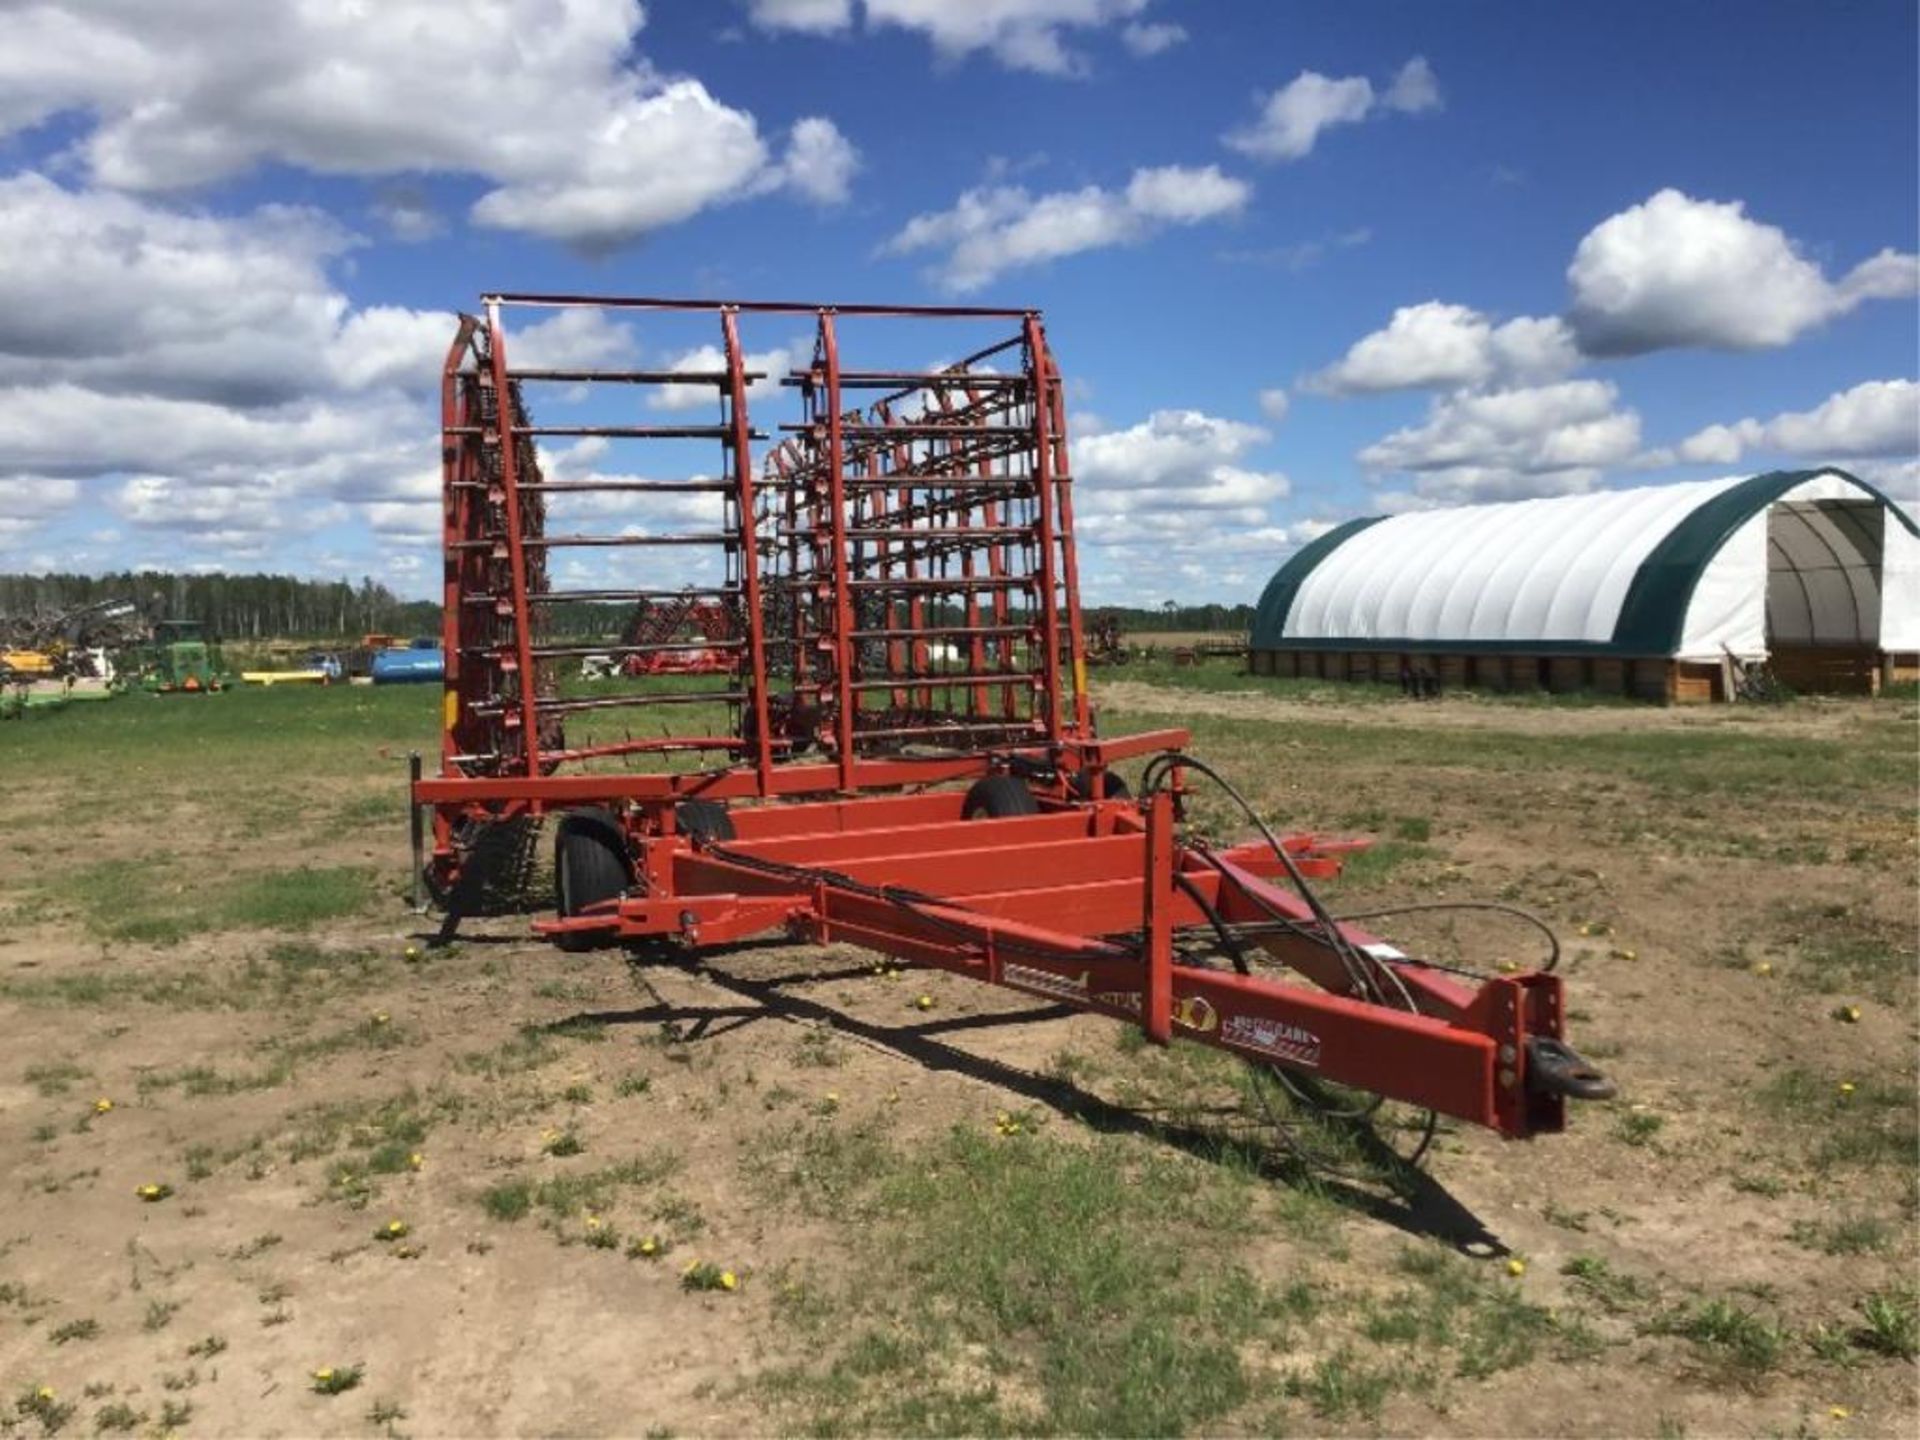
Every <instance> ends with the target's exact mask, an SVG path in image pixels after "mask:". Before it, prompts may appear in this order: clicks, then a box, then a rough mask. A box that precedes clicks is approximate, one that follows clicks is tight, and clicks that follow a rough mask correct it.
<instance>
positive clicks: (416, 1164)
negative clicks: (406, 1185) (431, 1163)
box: [407, 1150, 427, 1170]
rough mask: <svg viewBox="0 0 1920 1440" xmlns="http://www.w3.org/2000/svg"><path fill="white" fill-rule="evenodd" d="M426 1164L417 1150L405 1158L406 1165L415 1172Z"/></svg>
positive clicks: (424, 1157)
mask: <svg viewBox="0 0 1920 1440" xmlns="http://www.w3.org/2000/svg"><path fill="white" fill-rule="evenodd" d="M426 1163H427V1157H426V1156H424V1155H422V1154H421V1153H420V1152H419V1151H418V1150H416V1151H414V1152H413V1153H412V1154H411V1155H409V1156H407V1164H408V1165H409V1166H410V1167H411V1168H413V1169H415V1170H418V1169H419V1168H420V1167H421V1166H422V1165H424V1164H426Z"/></svg>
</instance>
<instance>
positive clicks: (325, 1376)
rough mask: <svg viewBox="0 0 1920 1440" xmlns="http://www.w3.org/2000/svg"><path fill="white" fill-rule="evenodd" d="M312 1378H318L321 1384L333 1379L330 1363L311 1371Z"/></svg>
mask: <svg viewBox="0 0 1920 1440" xmlns="http://www.w3.org/2000/svg"><path fill="white" fill-rule="evenodd" d="M313 1378H314V1379H315V1380H318V1381H319V1382H320V1383H321V1384H322V1385H324V1384H326V1383H327V1382H328V1381H329V1380H331V1379H333V1367H332V1366H330V1365H327V1366H322V1367H321V1368H320V1369H318V1370H316V1371H314V1372H313Z"/></svg>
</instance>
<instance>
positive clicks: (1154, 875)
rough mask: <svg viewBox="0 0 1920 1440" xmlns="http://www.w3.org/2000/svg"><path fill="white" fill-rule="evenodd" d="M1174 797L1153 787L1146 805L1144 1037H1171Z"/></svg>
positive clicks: (1162, 1041) (1165, 1040)
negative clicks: (1151, 795)
mask: <svg viewBox="0 0 1920 1440" xmlns="http://www.w3.org/2000/svg"><path fill="white" fill-rule="evenodd" d="M1173 850H1174V845H1173V796H1172V795H1170V794H1169V793H1168V792H1167V791H1165V790H1156V791H1155V792H1154V794H1153V799H1152V800H1151V801H1150V802H1149V803H1148V806H1147V975H1146V981H1147V991H1146V995H1145V996H1144V997H1143V1005H1142V1007H1141V1009H1142V1014H1143V1016H1144V1024H1145V1029H1146V1032H1147V1038H1148V1039H1149V1040H1152V1041H1154V1042H1155V1043H1156V1044H1160V1045H1165V1044H1167V1043H1168V1042H1169V1041H1170V1040H1172V1039H1173V908H1174V889H1173Z"/></svg>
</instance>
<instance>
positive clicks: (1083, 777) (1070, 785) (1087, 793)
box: [1067, 770, 1133, 800]
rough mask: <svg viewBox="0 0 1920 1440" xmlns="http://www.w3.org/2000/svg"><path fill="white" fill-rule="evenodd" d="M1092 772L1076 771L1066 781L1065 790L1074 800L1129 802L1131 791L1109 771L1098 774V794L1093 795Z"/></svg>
mask: <svg viewBox="0 0 1920 1440" xmlns="http://www.w3.org/2000/svg"><path fill="white" fill-rule="evenodd" d="M1093 773H1094V772H1093V771H1091V770H1076V771H1074V772H1073V775H1072V778H1070V779H1069V780H1068V781H1067V789H1068V790H1069V791H1070V792H1071V793H1072V795H1073V798H1074V799H1076V800H1131V799H1132V798H1133V791H1132V790H1130V789H1128V788H1127V782H1126V781H1125V780H1122V779H1121V778H1120V777H1119V776H1118V775H1116V774H1114V773H1113V771H1111V770H1102V771H1101V772H1100V786H1099V790H1100V793H1099V794H1097V795H1096V794H1095V793H1094V783H1093Z"/></svg>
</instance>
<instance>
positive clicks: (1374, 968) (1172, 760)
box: [1140, 750, 1415, 1010]
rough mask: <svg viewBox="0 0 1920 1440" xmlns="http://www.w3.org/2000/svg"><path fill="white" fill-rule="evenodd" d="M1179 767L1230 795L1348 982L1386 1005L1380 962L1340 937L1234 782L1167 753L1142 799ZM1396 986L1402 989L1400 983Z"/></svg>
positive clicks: (1157, 759) (1151, 766)
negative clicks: (1378, 978) (1374, 975)
mask: <svg viewBox="0 0 1920 1440" xmlns="http://www.w3.org/2000/svg"><path fill="white" fill-rule="evenodd" d="M1176 766H1178V767H1180V768H1182V769H1193V770H1198V771H1199V772H1200V773H1201V774H1202V775H1205V776H1206V777H1207V778H1208V779H1209V780H1211V781H1213V783H1214V784H1216V785H1218V786H1219V787H1220V788H1221V789H1222V790H1224V791H1226V793H1227V795H1228V796H1229V797H1230V798H1231V799H1232V800H1233V802H1234V803H1235V804H1236V805H1238V806H1239V807H1240V809H1241V811H1242V812H1243V813H1244V814H1245V815H1246V817H1247V818H1248V819H1249V820H1251V821H1252V822H1253V823H1254V825H1255V826H1256V827H1257V828H1258V829H1259V831H1260V834H1261V836H1262V837H1263V838H1264V839H1265V840H1266V842H1267V846H1268V848H1270V849H1271V850H1272V851H1273V853H1274V857H1275V858H1276V859H1277V860H1279V862H1280V865H1281V868H1282V869H1284V870H1285V871H1286V872H1287V878H1288V879H1290V880H1291V881H1292V882H1293V886H1294V888H1295V889H1296V890H1297V891H1299V893H1300V898H1301V899H1302V900H1303V901H1305V902H1306V905H1307V908H1308V909H1309V910H1311V911H1312V912H1313V918H1314V919H1315V920H1316V921H1318V922H1319V924H1320V928H1321V931H1322V935H1323V937H1324V943H1325V944H1326V945H1327V946H1328V948H1329V949H1331V950H1332V951H1333V953H1334V955H1335V956H1336V957H1337V958H1338V959H1339V961H1340V966H1341V968H1342V969H1343V970H1345V971H1346V972H1347V979H1348V981H1349V982H1350V983H1351V984H1352V985H1353V988H1354V990H1355V991H1356V992H1358V993H1359V994H1361V995H1364V996H1366V997H1367V998H1368V999H1370V1000H1372V1001H1374V1002H1375V1003H1376V1004H1385V1003H1386V1002H1385V998H1384V996H1382V995H1381V993H1380V990H1379V987H1378V985H1377V984H1376V983H1375V982H1374V980H1373V979H1372V978H1371V975H1370V973H1369V972H1376V973H1377V972H1378V971H1380V970H1381V969H1382V967H1381V966H1380V965H1379V964H1378V963H1377V962H1374V961H1373V960H1372V957H1371V956H1369V957H1368V959H1367V962H1366V963H1362V961H1361V959H1360V953H1359V951H1357V950H1356V949H1355V948H1354V946H1353V944H1352V943H1351V942H1350V941H1349V940H1348V939H1347V938H1346V936H1344V935H1343V934H1341V933H1340V925H1339V922H1338V921H1336V920H1335V919H1334V918H1333V916H1332V915H1331V914H1329V913H1328V911H1327V908H1326V906H1325V905H1323V904H1321V903H1320V897H1319V896H1318V895H1317V894H1315V893H1314V890H1313V887H1312V886H1311V885H1309V884H1307V878H1306V876H1304V875H1302V874H1301V873H1300V867H1299V866H1298V865H1296V864H1294V861H1293V857H1292V856H1291V855H1289V854H1287V850H1286V847H1285V846H1284V845H1282V844H1281V843H1280V838H1279V837H1278V836H1277V835H1275V834H1274V833H1273V830H1272V827H1270V826H1269V825H1268V824H1267V822H1266V821H1265V820H1263V819H1261V818H1260V814H1259V812H1258V811H1257V810H1255V809H1254V808H1253V803H1252V802H1251V801H1250V800H1248V799H1247V797H1246V796H1245V795H1242V794H1241V793H1240V791H1239V790H1238V789H1236V788H1235V787H1234V785H1233V783H1232V782H1231V781H1230V780H1228V779H1227V778H1226V777H1225V776H1223V775H1222V774H1221V773H1220V772H1219V771H1217V770H1215V769H1214V768H1213V767H1212V766H1211V765H1209V764H1207V763H1206V762H1205V761H1204V760H1198V759H1195V758H1194V757H1193V756H1191V755H1187V754H1184V753H1182V752H1181V751H1178V750H1163V751H1161V752H1160V753H1159V754H1158V755H1156V756H1154V757H1153V759H1151V760H1149V761H1148V762H1147V767H1146V770H1145V771H1144V772H1143V773H1142V775H1141V778H1140V788H1141V791H1142V798H1143V799H1144V798H1146V797H1147V796H1151V795H1153V794H1154V793H1155V792H1156V791H1158V790H1160V789H1162V788H1164V786H1165V782H1166V780H1167V777H1168V775H1169V774H1170V773H1171V771H1172V770H1173V769H1174V767H1176ZM1209 859H1210V861H1211V857H1209ZM1212 863H1214V864H1216V865H1217V864H1218V862H1217V861H1213V862H1212ZM1250 898H1251V899H1252V900H1253V901H1254V903H1255V904H1257V905H1259V906H1260V908H1261V909H1262V910H1265V911H1266V912H1267V913H1268V914H1269V915H1271V916H1273V918H1274V919H1275V920H1281V921H1285V920H1287V919H1289V918H1290V917H1288V916H1284V915H1280V914H1278V913H1276V912H1275V911H1274V910H1273V908H1272V907H1271V906H1269V905H1267V904H1266V903H1265V902H1264V901H1262V900H1261V899H1260V897H1259V896H1257V895H1253V896H1251V897H1250ZM1395 983H1396V985H1398V981H1397V980H1396V982H1395ZM1398 988H1400V989H1401V990H1402V992H1403V994H1404V991H1405V987H1404V986H1399V987H1398ZM1405 998H1406V1000H1407V1008H1408V1009H1410V1010H1411V1009H1413V1008H1415V1007H1414V1005H1413V1003H1412V1001H1413V997H1412V996H1410V995H1408V996H1405Z"/></svg>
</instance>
